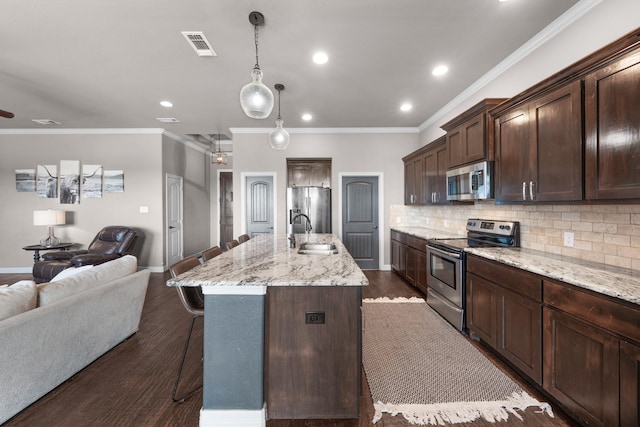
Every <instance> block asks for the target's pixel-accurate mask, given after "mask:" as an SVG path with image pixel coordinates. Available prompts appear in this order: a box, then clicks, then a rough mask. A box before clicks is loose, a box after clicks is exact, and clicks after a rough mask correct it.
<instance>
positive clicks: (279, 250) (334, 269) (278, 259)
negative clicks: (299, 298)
mask: <svg viewBox="0 0 640 427" xmlns="http://www.w3.org/2000/svg"><path fill="white" fill-rule="evenodd" d="M296 241H297V247H296V248H289V241H288V240H287V235H277V236H274V235H263V236H257V237H254V238H252V239H251V240H249V241H247V242H245V243H242V244H240V245H239V246H236V247H235V248H233V249H231V250H229V251H227V252H224V253H223V254H222V255H218V256H217V257H215V258H213V259H211V260H209V261H207V262H205V263H204V264H201V265H199V266H197V267H195V268H193V269H192V270H189V271H187V272H185V273H183V274H181V275H179V276H178V277H176V278H174V279H170V280H168V281H167V286H202V287H207V286H263V287H264V286H366V285H368V284H369V281H368V280H367V278H366V276H365V275H364V273H362V270H360V268H359V267H358V265H357V264H356V262H355V261H354V260H353V258H352V257H351V255H350V254H349V252H347V249H346V248H345V247H344V245H343V244H342V242H341V241H340V239H338V237H337V236H335V235H333V234H308V235H307V234H296ZM306 241H310V242H318V243H328V242H333V243H335V245H336V247H337V249H338V253H337V254H331V255H302V254H299V253H298V249H299V247H300V244H302V243H304V242H306Z"/></svg>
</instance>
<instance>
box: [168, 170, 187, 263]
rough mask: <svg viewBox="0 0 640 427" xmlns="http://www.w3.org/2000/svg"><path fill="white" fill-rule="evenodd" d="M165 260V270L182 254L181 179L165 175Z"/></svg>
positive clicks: (180, 257)
mask: <svg viewBox="0 0 640 427" xmlns="http://www.w3.org/2000/svg"><path fill="white" fill-rule="evenodd" d="M166 203H167V206H166V207H165V208H166V212H167V215H166V217H167V221H166V223H167V225H166V226H167V230H166V236H167V237H166V241H165V242H166V249H165V250H166V260H167V264H166V266H167V268H169V267H170V266H172V265H173V264H175V263H176V262H178V261H180V260H181V259H182V258H183V256H184V254H183V248H184V242H183V227H184V224H183V206H182V205H183V179H182V177H181V176H176V175H169V174H167V175H166Z"/></svg>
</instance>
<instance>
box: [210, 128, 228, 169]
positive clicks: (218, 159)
mask: <svg viewBox="0 0 640 427" xmlns="http://www.w3.org/2000/svg"><path fill="white" fill-rule="evenodd" d="M213 139H214V140H215V139H217V141H218V143H217V144H216V151H215V153H211V164H213V165H226V164H227V153H225V152H223V151H222V150H220V134H218V135H217V138H216V137H215V136H214V138H213Z"/></svg>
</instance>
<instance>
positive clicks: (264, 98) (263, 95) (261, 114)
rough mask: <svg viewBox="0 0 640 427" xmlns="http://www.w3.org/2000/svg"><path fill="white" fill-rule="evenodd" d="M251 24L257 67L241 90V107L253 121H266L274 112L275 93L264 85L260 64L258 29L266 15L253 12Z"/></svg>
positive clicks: (250, 17) (250, 15)
mask: <svg viewBox="0 0 640 427" xmlns="http://www.w3.org/2000/svg"><path fill="white" fill-rule="evenodd" d="M249 22H250V23H251V24H252V25H253V28H254V40H255V45H256V65H255V66H254V67H253V71H252V72H251V82H250V83H247V84H246V85H244V86H243V87H242V89H241V90H240V105H241V106H242V111H244V113H245V114H246V115H247V116H249V117H251V118H252V119H266V118H267V117H269V115H270V114H271V110H273V92H271V89H269V88H268V87H267V86H266V85H265V84H264V83H262V70H261V69H260V65H259V62H258V27H259V26H262V25H264V15H262V13H260V12H251V13H250V14H249Z"/></svg>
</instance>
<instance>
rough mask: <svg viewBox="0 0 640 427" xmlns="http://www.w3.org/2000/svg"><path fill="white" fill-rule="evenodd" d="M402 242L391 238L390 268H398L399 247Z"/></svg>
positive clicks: (397, 269) (396, 269)
mask: <svg viewBox="0 0 640 427" xmlns="http://www.w3.org/2000/svg"><path fill="white" fill-rule="evenodd" d="M401 246H402V243H400V242H398V241H397V240H393V239H391V268H392V269H393V270H395V271H399V270H400V247H401Z"/></svg>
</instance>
